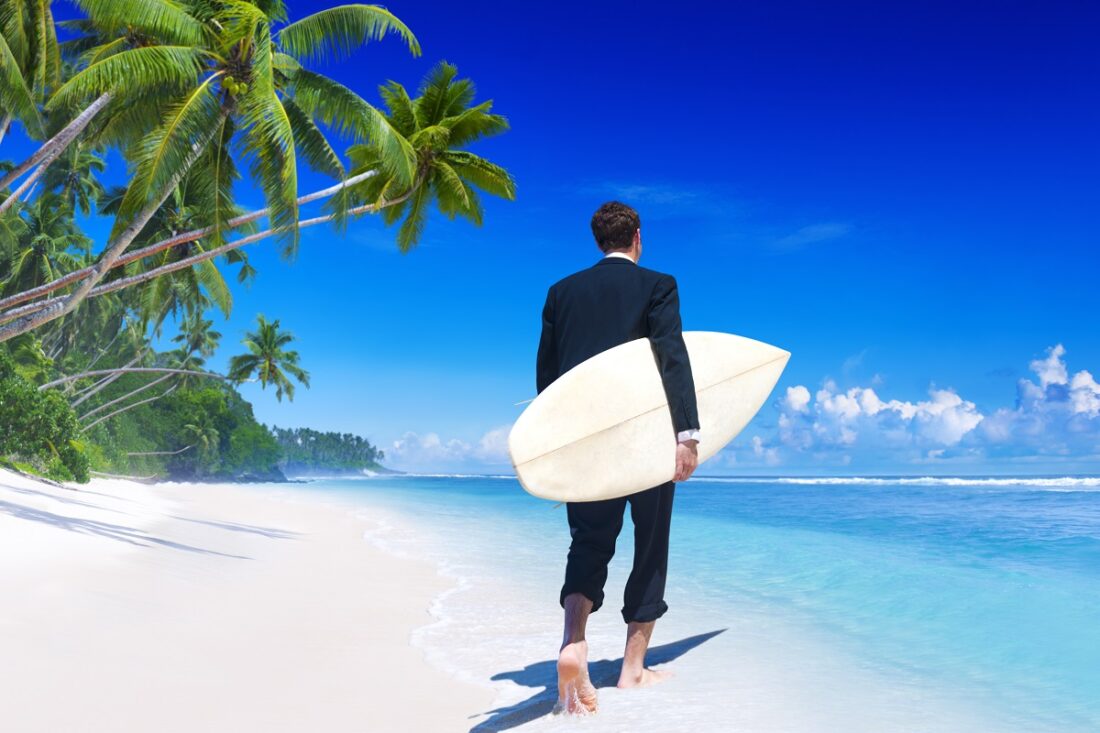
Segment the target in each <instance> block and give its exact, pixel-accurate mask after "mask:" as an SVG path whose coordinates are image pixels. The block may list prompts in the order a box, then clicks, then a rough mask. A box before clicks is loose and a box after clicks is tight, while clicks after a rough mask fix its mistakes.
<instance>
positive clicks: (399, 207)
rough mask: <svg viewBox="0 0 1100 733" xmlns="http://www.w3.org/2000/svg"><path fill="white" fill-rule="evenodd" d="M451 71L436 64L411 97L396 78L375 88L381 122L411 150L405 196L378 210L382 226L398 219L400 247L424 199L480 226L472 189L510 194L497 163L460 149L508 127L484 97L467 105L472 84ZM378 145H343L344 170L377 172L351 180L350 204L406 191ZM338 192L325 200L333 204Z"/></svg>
mask: <svg viewBox="0 0 1100 733" xmlns="http://www.w3.org/2000/svg"><path fill="white" fill-rule="evenodd" d="M457 75H458V69H457V68H456V67H455V66H453V65H451V64H449V63H446V62H442V63H440V64H438V65H437V66H436V67H435V68H433V69H432V70H431V71H430V72H429V73H428V75H427V76H426V77H425V78H424V81H423V82H422V83H421V85H420V88H419V90H418V92H417V94H418V96H417V98H416V99H411V98H410V97H409V94H408V92H407V91H406V90H405V87H403V86H402V85H401V84H398V83H397V82H395V81H391V82H389V83H387V84H385V85H383V86H382V87H380V88H379V92H380V94H381V95H382V100H383V102H384V103H385V106H386V110H387V114H386V119H387V120H388V122H389V124H390V125H391V126H392V127H393V128H394V129H395V130H397V132H399V133H400V134H401V135H402V136H404V137H405V138H406V139H407V140H408V141H409V143H410V144H411V145H412V147H413V149H414V150H415V151H416V174H415V180H413V182H412V186H413V187H414V190H413V193H412V195H411V196H410V197H409V198H408V199H406V200H404V201H402V202H401V203H399V204H395V205H392V206H387V207H386V208H383V209H382V210H381V211H382V217H383V220H384V221H385V222H386V223H387V224H393V223H396V222H397V221H399V220H401V219H402V218H404V222H402V224H401V227H400V228H399V229H398V233H397V244H398V246H399V247H400V249H401V251H402V252H408V251H409V250H410V249H411V248H412V247H414V246H415V245H416V244H417V242H419V241H420V237H421V235H422V234H423V231H424V225H425V223H426V222H427V219H428V214H429V211H430V207H431V204H432V202H434V203H435V205H436V207H437V209H438V210H439V212H440V213H442V214H443V215H445V216H447V217H448V218H449V219H454V218H455V217H456V216H461V217H463V218H465V219H468V220H470V221H471V222H473V223H474V224H476V225H478V226H480V225H481V220H482V206H481V199H480V197H479V195H478V190H480V191H484V192H485V193H488V194H490V195H493V196H499V197H501V198H504V199H508V200H512V199H514V198H515V195H516V186H515V182H514V181H513V180H512V177H511V175H510V174H509V173H508V171H506V170H505V169H504V168H502V167H500V166H498V165H495V164H493V163H490V162H489V161H488V160H486V159H485V158H482V157H480V156H478V155H475V154H474V153H471V152H469V151H468V150H465V149H464V148H465V147H466V146H468V145H470V144H471V143H473V142H475V141H477V140H480V139H482V138H486V137H490V136H493V135H498V134H500V133H502V132H504V131H506V130H507V129H508V121H507V120H506V119H505V118H504V117H502V116H501V115H498V114H493V113H492V111H491V110H492V107H493V102H492V100H489V101H486V102H482V103H480V104H476V105H475V104H473V102H474V97H475V96H476V89H475V87H474V83H473V82H472V81H470V80H469V79H456V78H455V77H456V76H457ZM384 155H385V151H384V150H383V149H381V148H380V147H379V146H378V145H376V144H374V143H372V142H368V143H362V144H357V145H353V146H352V147H350V148H349V149H348V158H349V159H350V160H351V162H352V171H351V172H352V173H353V174H358V173H361V172H363V171H369V170H379V171H380V173H379V175H376V176H374V177H372V178H369V179H367V180H366V181H364V182H363V183H361V184H358V185H357V186H355V187H354V188H353V189H352V191H351V192H350V194H349V195H350V197H351V198H352V200H353V202H354V203H360V204H362V203H374V204H382V203H385V202H386V201H392V200H394V199H396V198H398V197H400V196H401V195H402V194H404V193H407V192H408V188H409V184H408V183H407V182H406V181H405V180H403V179H401V178H399V177H397V176H395V175H393V174H392V173H389V172H388V171H387V170H386V168H385V166H384V165H383V163H384ZM342 203H345V202H343V201H342V200H341V199H340V198H337V199H335V200H334V201H333V202H332V205H334V206H335V205H340V204H342Z"/></svg>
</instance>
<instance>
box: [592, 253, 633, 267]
mask: <svg viewBox="0 0 1100 733" xmlns="http://www.w3.org/2000/svg"><path fill="white" fill-rule="evenodd" d="M596 264H597V265H608V264H610V265H635V264H637V263H636V262H634V260H632V259H630V258H628V257H611V256H609V255H604V258H603V259H602V260H600V261H599V262H597V263H596Z"/></svg>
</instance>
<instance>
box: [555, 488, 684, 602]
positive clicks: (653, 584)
mask: <svg viewBox="0 0 1100 733" xmlns="http://www.w3.org/2000/svg"><path fill="white" fill-rule="evenodd" d="M675 489H676V485H675V484H673V483H672V482H671V481H670V482H668V483H667V484H661V485H660V486H654V487H653V488H652V489H647V490H645V491H641V492H639V493H637V494H631V495H630V496H624V497H622V498H619V499H605V500H603V501H585V502H569V503H567V504H566V505H565V506H566V513H567V515H568V517H569V534H570V535H571V536H572V538H573V541H572V542H571V543H570V545H569V558H568V561H567V562H566V565H565V584H564V585H563V586H562V589H561V597H560V599H559V602H560V603H561V605H562V606H563V607H564V606H565V597H566V596H568V595H570V594H572V593H581V594H582V595H584V596H585V597H586V598H588V599H589V600H590V601H592V611H593V612H595V611H598V610H599V608H600V606H602V605H603V598H604V595H603V587H604V584H605V583H606V582H607V564H608V563H609V562H610V561H611V557H612V556H613V555H614V554H615V540H616V539H618V537H619V532H620V530H622V528H623V515H624V513H625V511H626V505H627V504H630V518H631V520H633V522H634V567H633V569H632V570H631V571H630V577H629V578H628V579H627V581H626V589H625V591H624V593H623V620H624V621H626V622H628V623H629V622H631V621H656V620H657V619H659V618H660V617H661V616H663V615H664V613H665V611H667V610H668V605H667V604H666V603H665V598H664V596H665V576H666V575H667V574H668V532H669V526H670V522H671V519H672V495H673V493H674V491H675Z"/></svg>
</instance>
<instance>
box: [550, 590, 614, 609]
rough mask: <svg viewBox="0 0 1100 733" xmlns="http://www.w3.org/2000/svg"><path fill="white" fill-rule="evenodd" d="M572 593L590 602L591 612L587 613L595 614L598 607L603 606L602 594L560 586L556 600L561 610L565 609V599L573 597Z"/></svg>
mask: <svg viewBox="0 0 1100 733" xmlns="http://www.w3.org/2000/svg"><path fill="white" fill-rule="evenodd" d="M574 593H580V594H581V595H582V596H584V597H585V598H587V599H588V600H590V601H592V610H591V611H589V613H595V612H596V611H599V610H600V606H602V605H603V593H602V592H600V593H596V592H593V591H591V590H585V589H584V588H571V587H569V586H567V585H566V586H562V589H561V595H560V597H559V598H558V603H559V604H560V605H561V607H562V608H565V597H566V596H570V595H573V594H574Z"/></svg>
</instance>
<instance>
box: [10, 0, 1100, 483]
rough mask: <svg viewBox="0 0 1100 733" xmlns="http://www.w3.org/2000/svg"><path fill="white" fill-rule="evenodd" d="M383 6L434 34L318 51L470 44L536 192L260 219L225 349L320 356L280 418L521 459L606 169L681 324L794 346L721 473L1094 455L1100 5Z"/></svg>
mask: <svg viewBox="0 0 1100 733" xmlns="http://www.w3.org/2000/svg"><path fill="white" fill-rule="evenodd" d="M289 4H290V7H291V14H292V16H293V17H299V16H301V15H303V14H305V13H307V12H309V11H311V10H313V9H319V8H321V7H324V6H327V5H330V4H331V3H329V2H323V3H322V2H312V3H311V2H301V1H298V2H291V3H289ZM389 8H390V9H391V10H392V11H393V12H395V13H396V14H397V15H398V16H399V17H401V18H402V19H403V20H404V21H405V22H406V23H408V25H409V26H410V27H411V28H412V30H413V31H414V32H415V33H416V34H417V36H418V38H419V40H420V42H421V44H422V46H423V49H424V54H423V56H422V57H421V58H418V59H414V58H411V57H409V56H408V54H407V53H406V52H405V51H404V50H403V49H402V47H401V46H400V44H399V43H398V42H397V41H396V40H395V39H387V40H385V41H383V42H380V43H378V44H376V45H374V46H373V47H369V48H367V49H364V50H363V51H362V52H360V53H359V54H357V55H356V56H354V57H353V58H352V59H351V60H349V61H346V62H343V63H341V64H338V65H332V66H329V67H326V69H325V70H326V72H327V73H331V74H332V75H334V76H336V77H337V78H339V79H341V80H342V81H344V82H345V83H347V84H348V85H350V86H352V87H354V88H355V89H356V90H357V91H359V92H360V93H362V94H363V95H365V96H366V97H367V98H368V99H372V100H376V99H377V94H376V92H375V87H376V86H377V84H378V83H381V82H384V81H385V80H387V79H396V80H398V81H401V82H402V83H404V84H405V85H406V86H410V87H413V86H415V85H416V84H417V82H418V81H419V79H420V78H421V77H422V75H423V74H424V73H425V72H426V71H427V70H428V69H429V68H430V67H431V66H432V65H433V64H434V63H435V62H437V61H439V60H441V59H446V60H448V61H451V62H453V63H455V64H457V65H458V67H459V71H460V73H461V74H462V75H463V76H470V77H472V78H473V79H474V80H475V81H476V82H477V84H478V88H479V93H480V97H481V98H483V99H484V98H492V99H494V100H495V102H496V107H495V111H497V112H499V113H502V114H504V115H506V116H507V117H508V118H509V120H510V122H511V124H512V128H513V129H512V131H511V132H509V133H508V134H506V135H504V136H503V137H500V138H498V139H494V140H489V141H484V142H483V143H480V144H479V145H478V147H477V151H478V152H480V153H482V154H484V155H486V156H487V157H489V158H491V159H492V160H494V161H496V162H498V163H500V164H502V165H504V166H506V167H507V168H508V169H509V170H511V171H512V172H513V174H514V175H515V178H516V180H517V184H518V197H517V200H516V201H515V202H511V203H509V202H497V201H491V202H489V203H488V206H487V215H486V222H485V225H484V226H483V227H482V228H480V229H476V228H474V227H472V226H470V225H469V224H467V223H465V222H453V223H452V222H448V221H445V220H435V221H432V222H431V223H430V225H429V228H428V231H427V234H426V237H425V240H424V242H423V244H422V245H421V246H420V247H419V248H417V249H416V250H414V251H413V252H411V253H410V254H408V255H401V254H399V253H398V252H397V251H396V248H395V246H394V244H393V233H392V232H391V231H387V230H386V229H384V228H383V227H382V226H381V224H380V223H379V222H377V221H370V220H368V221H361V222H358V223H356V224H355V225H353V228H352V229H351V231H349V232H348V234H347V235H346V236H344V237H342V238H341V237H338V236H336V235H334V234H333V233H332V232H331V231H321V230H311V231H308V232H306V233H304V234H303V236H302V244H301V248H300V253H299V255H298V258H297V260H296V261H295V262H294V263H292V264H290V263H287V262H284V261H282V260H280V259H279V257H278V256H277V254H276V253H275V251H274V248H273V247H271V246H270V245H266V246H265V245H256V246H254V247H252V248H250V250H249V252H250V256H251V258H252V262H253V263H254V265H255V266H256V267H257V268H258V269H259V275H258V277H257V279H256V281H255V283H254V284H253V285H252V286H251V287H250V288H248V289H244V288H238V289H237V290H236V291H235V307H234V312H233V315H232V317H231V319H230V320H229V321H228V322H227V323H220V324H219V328H220V330H221V331H222V332H223V333H224V334H225V339H224V342H225V344H226V345H225V347H224V348H223V350H222V352H221V353H220V354H219V355H218V357H216V358H215V359H214V360H213V363H212V366H214V367H224V364H225V362H226V361H227V360H228V357H229V356H231V355H232V354H233V353H235V351H236V349H235V344H236V343H237V342H238V341H239V339H240V337H241V335H242V334H243V332H244V330H245V329H247V328H248V327H250V325H251V323H252V322H253V321H254V319H255V316H256V314H257V313H259V312H262V313H264V314H265V315H267V316H269V317H277V318H279V319H280V320H281V321H282V324H283V325H284V326H285V327H286V328H288V329H289V330H291V331H292V332H293V333H294V334H295V335H296V336H297V339H298V349H299V351H300V352H301V355H302V362H303V365H304V366H305V367H306V368H307V369H308V370H309V371H310V372H311V374H312V381H313V386H312V388H311V389H309V390H305V389H302V390H300V391H299V392H298V393H297V396H296V397H295V400H294V402H293V403H287V402H283V403H278V402H276V401H275V398H274V395H273V394H272V393H270V392H268V393H265V392H262V391H260V390H259V389H258V388H257V387H255V386H253V385H246V386H245V387H244V388H243V390H242V391H243V392H244V394H245V395H246V397H247V398H248V399H249V400H251V401H252V402H253V403H254V405H255V407H256V412H257V415H258V417H259V418H260V419H261V420H262V421H264V422H266V423H268V424H271V423H274V424H277V425H280V426H310V427H314V428H318V429H332V430H341V431H351V432H356V433H359V434H362V435H364V436H367V437H369V438H370V439H371V440H372V441H374V442H376V443H378V444H379V445H381V446H382V447H383V448H384V449H386V450H387V452H389V453H390V455H391V456H392V458H393V463H394V465H397V466H399V467H402V468H406V469H413V470H471V471H472V470H500V469H504V468H507V459H506V457H505V455H504V454H503V453H502V450H501V449H502V446H503V437H504V435H505V434H506V429H507V426H508V425H509V424H510V423H511V422H512V421H513V420H514V419H515V417H516V416H517V414H518V409H519V408H516V407H514V406H513V403H514V402H517V401H519V400H523V399H526V398H529V397H532V396H533V395H534V356H535V347H536V344H537V339H538V327H539V308H540V307H541V304H542V301H543V298H544V296H545V292H546V288H547V287H548V286H549V285H550V284H551V283H552V282H553V281H555V280H557V279H558V278H560V277H562V276H564V275H566V274H568V273H570V272H572V271H574V270H576V269H579V268H581V267H585V266H587V265H588V264H590V263H591V262H593V261H594V260H595V259H596V258H597V257H598V256H599V252H598V251H597V250H596V248H595V245H594V244H593V242H592V239H591V234H590V232H589V230H588V220H589V217H590V216H591V213H592V211H593V210H594V209H595V208H596V206H598V205H599V204H600V203H601V202H602V201H604V200H606V199H609V198H618V199H620V200H623V201H626V202H628V203H631V204H633V205H635V206H636V207H637V208H638V209H639V211H640V213H641V216H642V221H643V225H642V229H643V235H644V239H645V253H644V256H643V262H642V264H644V265H647V266H649V267H653V268H655V269H659V270H664V271H668V272H672V273H673V274H675V275H676V277H677V279H678V281H679V283H680V290H681V301H682V307H683V319H684V324H685V328H687V329H697V330H719V331H729V332H733V333H738V334H742V335H745V336H750V337H753V338H758V339H761V340H764V341H768V342H771V343H774V344H776V345H779V346H782V347H783V348H786V349H788V350H790V351H791V352H792V354H793V357H792V359H791V362H790V365H789V367H788V370H787V372H786V373H785V375H784V377H783V379H782V380H781V382H780V384H779V386H778V387H777V390H776V392H775V394H774V395H773V398H772V400H770V401H769V403H768V404H767V405H766V406H765V407H764V409H763V410H762V411H761V413H760V415H759V416H758V417H757V419H756V420H755V421H754V423H753V424H752V425H750V427H749V428H748V429H747V430H746V431H745V432H744V433H743V434H742V436H741V437H740V438H738V439H737V440H736V441H735V442H734V444H733V445H732V446H731V448H730V449H728V450H727V451H726V452H724V453H723V454H722V455H721V456H719V457H718V458H716V459H715V461H714V463H713V464H712V465H711V466H709V467H705V469H704V470H706V471H707V472H710V473H736V472H745V473H848V472H855V473H860V472H864V473H1005V472H1029V473H1032V472H1046V473H1051V472H1053V473H1074V472H1096V471H1097V470H1100V397H1098V396H1097V392H1100V388H1097V389H1096V390H1095V391H1094V390H1093V387H1092V385H1094V384H1095V382H1094V381H1090V380H1091V375H1092V374H1098V373H1100V339H1098V338H1097V328H1096V311H1097V308H1096V305H1097V287H1096V272H1097V265H1098V264H1100V251H1098V248H1097V224H1098V222H1097V212H1098V211H1100V206H1098V201H1100V174H1098V171H1100V136H1098V135H1097V130H1098V129H1100V96H1098V95H1097V93H1096V91H1097V87H1096V79H1097V78H1100V76H1098V72H1100V57H1098V56H1097V55H1096V53H1095V36H1096V31H1097V30H1098V28H1100V10H1098V9H1097V7H1096V6H1095V5H1093V4H1091V3H1086V2H1053V3H1052V2H1044V3H1040V2H1026V3H1007V4H1006V3H992V2H989V3H985V2H964V3H959V2H952V3H940V2H920V3H896V2H895V3H871V2H866V3H863V2H860V3H856V2H838V3H810V2H784V1H778V2H769V3H727V4H717V3H703V2H682V3H677V4H675V5H674V6H669V5H667V4H662V5H648V4H645V3H637V2H632V3H626V2H621V3H620V2H600V3H570V2H562V3H552V4H541V5H540V4H528V3H503V2H476V1H475V2H468V3H461V4H454V3H424V2H421V3H403V2H394V3H392V4H390V5H389ZM18 144H19V143H18V142H16V143H13V145H14V146H17V145H18ZM5 147H8V146H7V145H5ZM15 149H18V147H16V148H15ZM9 155H10V156H12V157H14V154H13V153H8V152H5V156H9ZM325 183H326V182H325V181H323V180H322V179H321V178H319V177H316V176H309V175H307V176H305V177H303V180H302V182H301V188H302V189H303V191H304V190H312V189H313V188H316V187H319V186H321V185H325ZM241 198H242V199H243V200H244V201H246V202H258V201H259V199H258V196H257V194H256V193H255V192H254V191H252V190H250V189H248V188H242V191H241ZM92 228H93V230H95V229H97V228H98V225H95V226H93V227H92ZM1059 345H1060V348H1058V349H1055V347H1059ZM1052 349H1054V351H1051V350H1052ZM1033 362H1034V364H1033ZM1059 364H1061V365H1063V367H1062V368H1063V370H1064V371H1065V374H1064V379H1062V376H1063V375H1062V372H1061V371H1059V366H1058V365H1059ZM1033 367H1034V368H1033ZM1082 371H1086V372H1088V377H1087V378H1086V377H1083V376H1079V373H1080V372H1082ZM1044 374H1045V375H1046V376H1045V377H1044V376H1042V375H1044ZM1023 382H1026V384H1024V383H1023ZM1028 384H1030V385H1032V386H1031V387H1028V386H1027V385H1028ZM803 390H804V392H803ZM867 390H871V393H870V394H871V395H873V399H872V397H871V396H869V395H868V393H867ZM803 397H805V398H806V399H805V400H803ZM1090 400H1096V401H1097V402H1096V404H1094V402H1092V401H1090ZM853 404H854V405H855V407H854V408H853V406H852V405H853ZM853 410H855V411H853ZM704 427H705V426H704Z"/></svg>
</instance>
